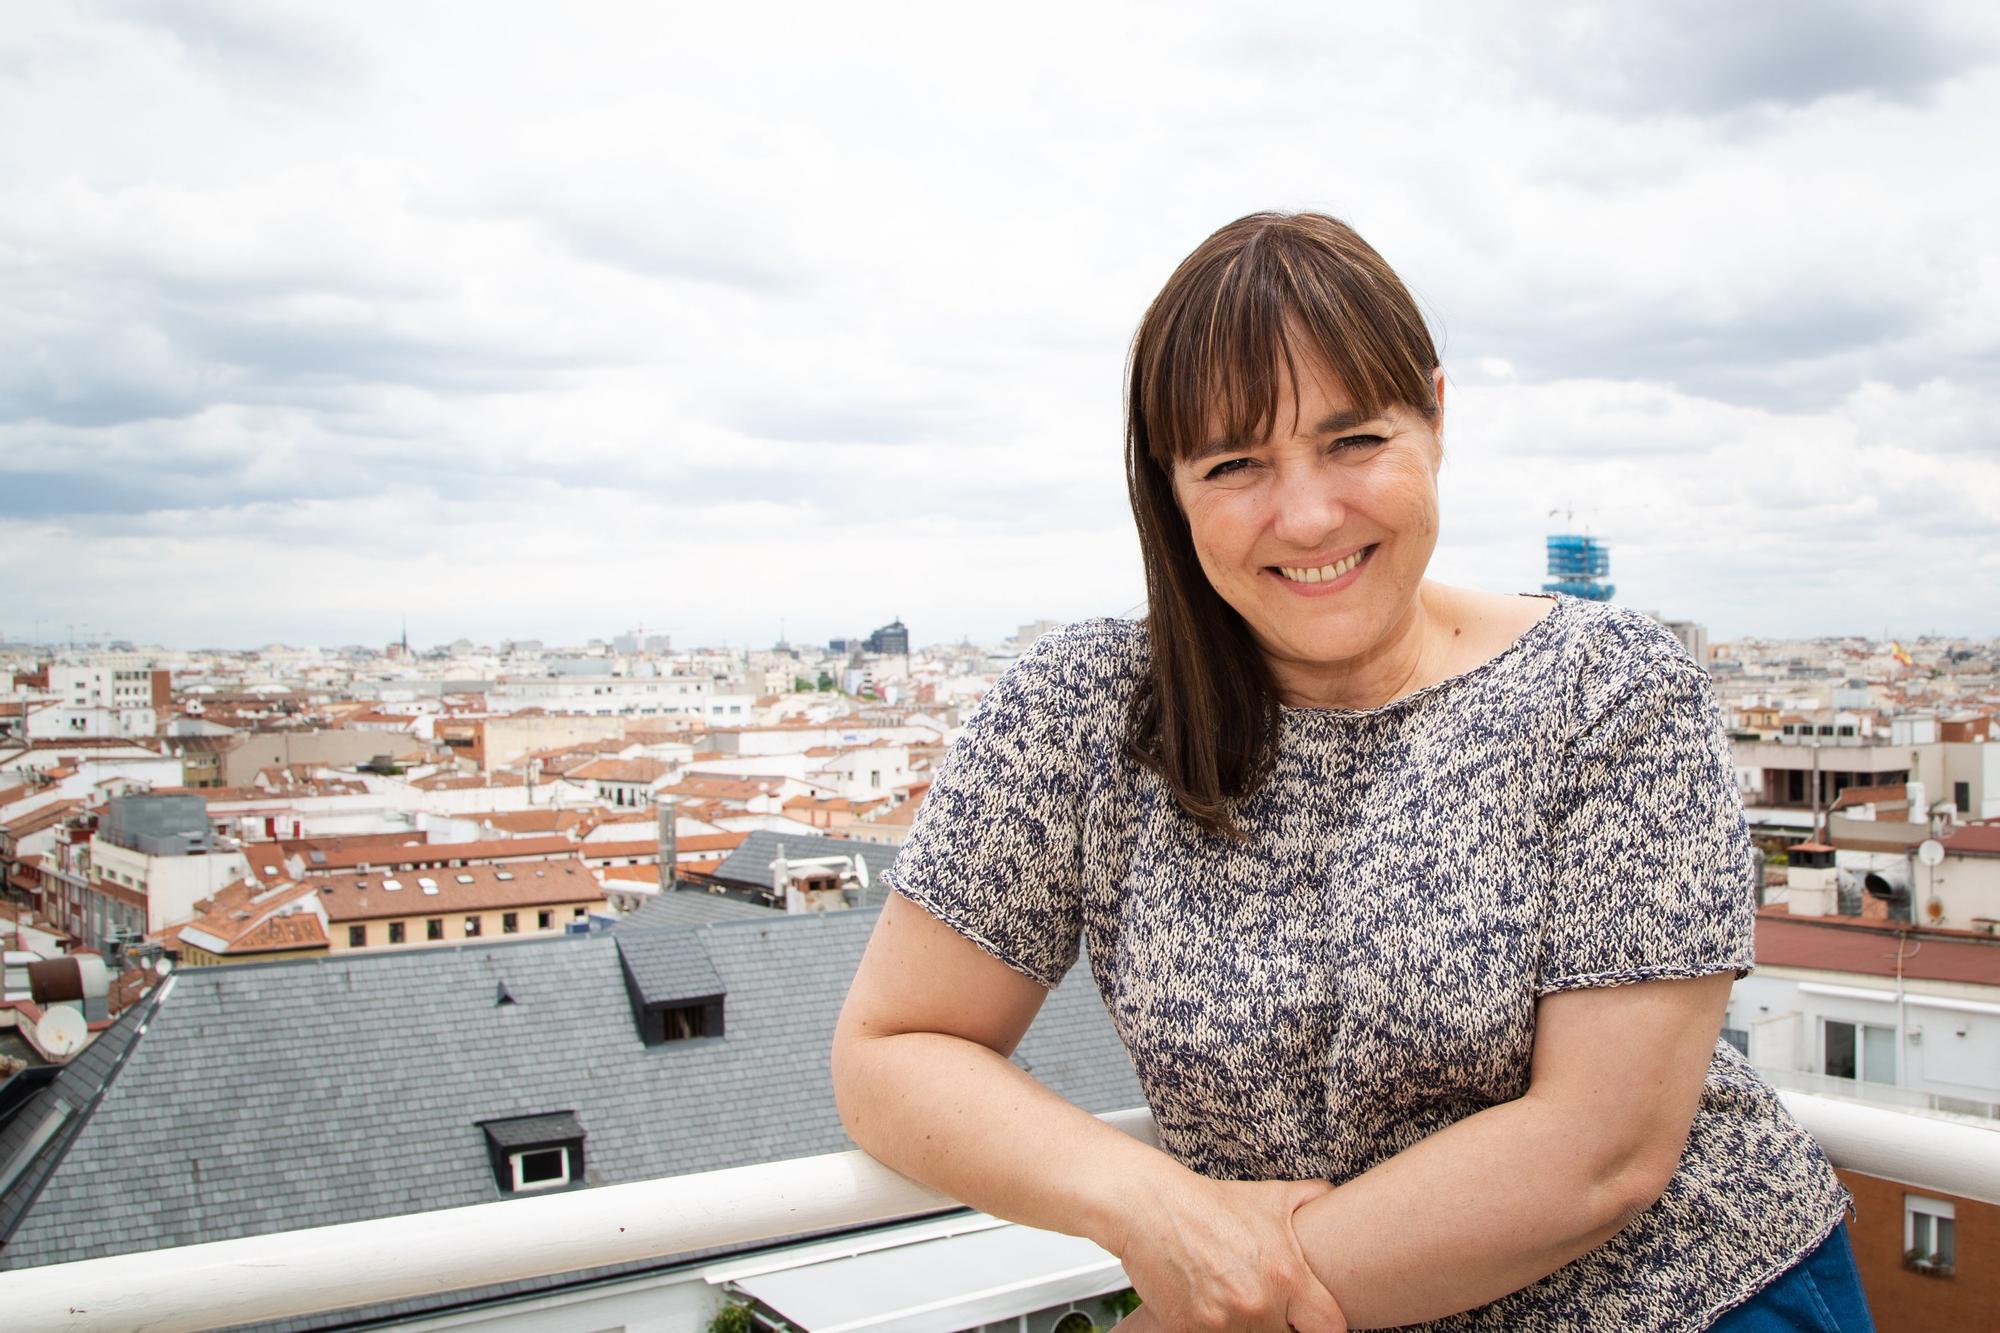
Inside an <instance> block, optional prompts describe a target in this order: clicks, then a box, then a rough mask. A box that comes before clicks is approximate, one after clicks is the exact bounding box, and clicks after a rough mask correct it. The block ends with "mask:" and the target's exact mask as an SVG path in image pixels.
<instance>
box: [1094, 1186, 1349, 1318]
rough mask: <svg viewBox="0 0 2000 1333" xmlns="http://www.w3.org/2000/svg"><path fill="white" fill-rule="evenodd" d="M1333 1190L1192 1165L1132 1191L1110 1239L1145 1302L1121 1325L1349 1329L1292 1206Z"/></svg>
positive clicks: (1113, 1248) (1295, 1206)
mask: <svg viewBox="0 0 2000 1333" xmlns="http://www.w3.org/2000/svg"><path fill="white" fill-rule="evenodd" d="M1332 1188H1333V1187H1332V1186H1331V1185H1329V1184H1328V1183H1327V1182H1326V1181H1324V1180H1265V1181H1228V1180H1210V1179H1208V1178H1207V1177H1205V1176H1199V1175H1195V1174H1193V1173H1192V1172H1189V1173H1187V1174H1186V1175H1183V1176H1180V1177H1179V1178H1178V1179H1177V1180H1176V1181H1175V1182H1174V1183H1173V1184H1172V1185H1171V1186H1169V1187H1167V1188H1165V1189H1162V1190H1159V1191H1149V1192H1146V1193H1143V1194H1141V1195H1139V1196H1137V1197H1135V1198H1134V1199H1133V1203H1132V1208H1131V1211H1130V1212H1129V1213H1128V1214H1127V1217H1126V1221H1125V1229H1124V1232H1123V1234H1122V1235H1120V1236H1117V1237H1114V1238H1113V1240H1114V1242H1115V1243H1114V1244H1112V1245H1110V1246H1108V1247H1107V1248H1109V1249H1110V1250H1111V1251H1112V1252H1113V1253H1114V1254H1116V1255H1117V1256H1118V1257H1119V1259H1120V1260H1121V1261H1122V1262H1123V1264H1124V1266H1125V1276H1126V1277H1127V1278H1128V1279H1129V1280H1130V1281H1131V1283H1132V1289H1133V1290H1134V1291H1136V1292H1138V1294H1139V1298H1140V1300H1141V1301H1143V1302H1144V1304H1143V1305H1142V1306H1141V1307H1140V1308H1139V1309H1138V1310H1137V1311H1135V1312H1134V1313H1133V1314H1132V1315H1131V1316H1130V1317H1129V1318H1127V1319H1125V1320H1124V1321H1122V1322H1121V1323H1120V1324H1119V1325H1118V1328H1119V1330H1121V1333H1244V1330H1249V1331H1250V1333H1286V1329H1287V1327H1288V1326H1289V1327H1291V1328H1294V1329H1296V1330H1298V1333H1347V1319H1346V1316H1344V1315H1343V1314H1342V1313H1341V1311H1340V1304H1339V1302H1337V1301H1336V1300H1334V1298H1333V1295H1332V1293H1330V1292H1329V1291H1327V1289H1326V1288H1325V1287H1324V1286H1322V1285H1321V1284H1320V1281H1319V1279H1318V1277H1316V1276H1315V1275H1314V1274H1313V1271H1312V1269H1311V1268H1310V1267H1309V1266H1308V1265H1307V1263H1306V1258H1305V1252H1304V1250H1303V1249H1302V1248H1301V1247H1300V1245H1299V1241H1298V1237H1297V1235H1296V1234H1295V1233H1294V1232H1293V1230H1292V1213H1293V1212H1294V1211H1296V1210H1297V1209H1298V1208H1299V1207H1300V1206H1301V1205H1303V1204H1305V1203H1308V1202H1310V1201H1311V1200H1313V1199H1316V1198H1318V1197H1320V1196H1321V1195H1323V1194H1325V1193H1327V1192H1328V1191H1329V1190H1331V1189H1332Z"/></svg>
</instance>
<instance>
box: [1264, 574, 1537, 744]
mask: <svg viewBox="0 0 2000 1333" xmlns="http://www.w3.org/2000/svg"><path fill="white" fill-rule="evenodd" d="M1515 595H1516V596H1517V597H1540V598H1546V599H1547V600H1549V601H1551V602H1554V603H1555V605H1554V606H1552V607H1550V608H1549V612H1548V614H1547V615H1545V616H1543V617H1542V618H1541V619H1539V620H1537V621H1536V622H1535V623H1534V624H1532V625H1530V626H1528V628H1526V629H1525V630H1523V631H1521V635H1520V637H1519V638H1517V639H1515V640H1514V641H1513V642H1512V643H1510V644H1508V645H1507V646H1506V647H1505V648H1502V649H1501V650H1500V651H1499V652H1498V653H1495V654H1494V655H1493V656H1492V657H1489V658H1487V659H1486V660H1485V661H1484V662H1481V663H1479V665H1477V666H1473V667H1467V668H1466V669H1465V670H1464V671H1461V672H1459V673H1458V674H1457V675H1455V676H1446V677H1445V678H1444V679H1443V680H1434V681H1432V682H1431V683H1430V684H1428V685H1425V686H1422V687H1421V688H1419V689H1414V690H1411V691H1410V692H1409V693H1408V694H1404V695H1399V696H1397V697H1396V698H1394V699H1391V700H1389V702H1387V703H1385V704H1377V705H1376V706H1375V707H1373V708H1314V707H1312V706H1310V705H1305V704H1288V703H1280V704H1279V705H1278V711H1279V713H1280V714H1281V715H1282V716H1283V717H1284V718H1286V719H1287V720H1308V719H1312V718H1369V717H1382V716H1385V715H1387V714H1390V713H1397V712H1401V711H1402V710H1404V709H1406V708H1409V707H1412V706H1414V705H1416V704H1419V703H1422V702H1424V701H1425V700H1427V699H1429V698H1430V697H1431V696H1433V695H1435V694H1438V693H1440V692H1441V691H1444V690H1446V689H1449V688H1450V687H1452V686H1454V685H1458V684H1462V683H1464V682H1465V681H1468V680H1474V679H1477V678H1478V677H1480V676H1482V675H1485V674H1486V673H1487V672H1489V671H1492V670H1493V669H1494V668H1495V667H1498V666H1499V665H1500V664H1501V663H1503V662H1505V661H1507V659H1509V658H1511V657H1513V656H1514V655H1515V654H1516V653H1519V652H1520V651H1521V650H1522V649H1523V648H1526V647H1527V646H1529V645H1530V644H1531V643H1532V642H1533V641H1534V640H1535V639H1537V638H1539V637H1541V636H1542V635H1543V634H1544V633H1546V632H1547V631H1546V629H1545V628H1544V627H1545V626H1547V625H1548V624H1549V622H1550V621H1552V620H1554V619H1556V618H1557V617H1558V616H1560V615H1562V614H1563V610H1564V607H1565V605H1566V604H1567V603H1568V602H1571V601H1574V600H1575V598H1573V597H1571V596H1570V595H1569V594H1568V593H1560V592H1557V593H1547V592H1524V593H1516V594H1515Z"/></svg>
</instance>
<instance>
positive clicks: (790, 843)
mask: <svg viewBox="0 0 2000 1333" xmlns="http://www.w3.org/2000/svg"><path fill="white" fill-rule="evenodd" d="M781 843H782V844H783V845H784V848H785V855H786V856H787V857H790V858H791V859H792V860H795V861H796V860H802V859H804V858H806V857H811V856H853V855H855V854H857V853H859V854H860V856H861V859H862V860H863V861H865V862H867V864H868V887H867V889H865V890H864V891H863V892H862V895H861V904H862V906H864V907H880V906H881V905H882V903H883V901H884V900H885V899H886V898H887V896H888V892H889V891H888V886H887V885H886V884H885V883H884V882H883V879H882V875H883V872H884V871H886V870H888V868H889V866H890V865H891V864H892V863H893V862H894V861H895V859H896V849H895V848H894V847H885V846H883V845H882V844H880V843H873V842H854V841H850V840H848V839H846V838H815V837H809V836H804V835H801V834H797V833H778V832H776V831H774V830H772V829H752V830H751V832H750V836H749V837H747V838H745V839H744V840H743V845H742V846H741V847H738V848H737V849H736V850H735V851H733V852H731V853H730V854H729V855H728V856H727V857H725V858H723V862H722V864H721V865H720V866H719V867H717V868H716V871H715V878H716V879H720V880H727V881H729V882H730V883H732V884H750V885H755V886H756V887H757V888H760V889H762V890H764V891H765V892H766V893H768V892H770V889H771V862H773V861H775V860H777V859H778V847H779V844H781Z"/></svg>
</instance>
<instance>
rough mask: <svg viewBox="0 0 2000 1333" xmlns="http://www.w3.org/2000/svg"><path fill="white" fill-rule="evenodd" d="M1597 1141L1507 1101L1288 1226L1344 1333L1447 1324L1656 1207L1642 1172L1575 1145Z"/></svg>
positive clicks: (1537, 1107)
mask: <svg viewBox="0 0 2000 1333" xmlns="http://www.w3.org/2000/svg"><path fill="white" fill-rule="evenodd" d="M1591 1137H1592V1136H1591V1135H1590V1134H1588V1133H1586V1132H1583V1131H1582V1130H1581V1129H1580V1127H1579V1126H1578V1125H1576V1124H1575V1123H1574V1122H1573V1120H1571V1119H1570V1118H1566V1117H1565V1116H1563V1115H1562V1114H1560V1113H1558V1112H1557V1111H1556V1110H1555V1109H1553V1108H1551V1107H1548V1106H1545V1105H1542V1104H1539V1103H1537V1102H1535V1101H1533V1100H1532V1099H1530V1098H1523V1099H1521V1100H1518V1101H1512V1102H1506V1103H1503V1104H1502V1105H1499V1106H1495V1107H1491V1108H1489V1109H1488V1110H1485V1111H1482V1112H1480V1113H1478V1114H1477V1115H1472V1116H1468V1117H1467V1118H1466V1119H1464V1120H1461V1121H1459V1122H1457V1123H1456V1124H1453V1125H1451V1126H1449V1127H1448V1128H1446V1129H1443V1130H1441V1131H1439V1132H1438V1133H1436V1134H1434V1135H1432V1136H1431V1137H1429V1138H1427V1139H1425V1140H1423V1141H1422V1142H1420V1143H1417V1144H1414V1145H1412V1146H1411V1147H1410V1148H1408V1149H1406V1150H1404V1151H1403V1152H1401V1153H1398V1154H1397V1155H1396V1156H1395V1157H1392V1158H1390V1159H1389V1160H1388V1161H1386V1162H1383V1163H1381V1164H1380V1165H1378V1166H1376V1167H1374V1168H1373V1169H1372V1170H1369V1171H1367V1172H1365V1173H1363V1174H1362V1175H1359V1176H1357V1177H1355V1178H1354V1179H1353V1180H1351V1181H1349V1182H1348V1183H1347V1184H1345V1185H1342V1186H1340V1187H1339V1188H1337V1189H1335V1190H1334V1191H1333V1192H1332V1193H1331V1194H1328V1195H1325V1196H1323V1197H1321V1198H1319V1199H1316V1200H1314V1201H1312V1202H1311V1203H1308V1204H1307V1205H1306V1206H1305V1207H1303V1208H1301V1209H1299V1211H1298V1212H1297V1214H1295V1215H1294V1218H1293V1226H1294V1228H1295V1229H1296V1231H1297V1232H1298V1236H1299V1242H1300V1244H1301V1246H1302V1247H1303V1248H1304V1250H1305V1254H1306V1259H1307V1262H1308V1263H1310V1264H1311V1265H1312V1268H1313V1271H1314V1272H1315V1273H1316V1274H1317V1275H1318V1276H1319V1279H1320V1281H1321V1282H1323V1283H1324V1284H1325V1285H1326V1287H1327V1289H1328V1290H1329V1291H1331V1292H1332V1293H1333V1295H1334V1297H1335V1299H1337V1300H1338V1301H1339V1302H1340V1306H1341V1309H1342V1310H1344V1311H1345V1312H1346V1314H1347V1318H1348V1321H1349V1323H1350V1325H1351V1326H1352V1327H1354V1328H1391V1327H1395V1326H1397V1325H1400V1324H1410V1323H1417V1322H1421V1321H1423V1320H1427V1319H1436V1318H1441V1317H1442V1316H1444V1315H1448V1314H1454V1313H1457V1312H1458V1311H1460V1310H1466V1309H1470V1308H1472V1307H1473V1306H1476V1305H1483V1304H1485V1303H1486V1302H1488V1301H1492V1300H1497V1299H1498V1298H1499V1297H1501V1296H1505V1295H1507V1294H1508V1293H1509V1292H1513V1291H1518V1290H1519V1289H1520V1288H1522V1287H1525V1286H1527V1285H1528V1284H1529V1283H1531V1282H1534V1281H1536V1280H1537V1279H1539V1278H1542V1277H1544V1276H1546V1275H1547V1274H1549V1273H1552V1272H1554V1271H1555V1270H1556V1269H1558V1268H1560V1267H1562V1266H1563V1265H1564V1264H1566V1263H1568V1262H1569V1261H1570V1260H1572V1259H1575V1258H1577V1257H1578V1256H1580V1255H1583V1254H1586V1253H1588V1252H1589V1251H1591V1250H1593V1249H1595V1248H1596V1247H1597V1246H1599V1245H1601V1244H1603V1243H1604V1242H1605V1241H1607V1240H1609V1239H1610V1238H1611V1237H1612V1236H1614V1235H1616V1234H1617V1233H1618V1232H1619V1231H1620V1230H1622V1229H1623V1228H1624V1226H1625V1224H1626V1223H1627V1222H1628V1221H1630V1220H1631V1218H1632V1217H1633V1216H1634V1215H1635V1214H1636V1213H1637V1212H1638V1211H1640V1210H1642V1209H1643V1208H1645V1207H1647V1206H1648V1205H1649V1204H1650V1203H1651V1201H1652V1200H1651V1198H1650V1197H1648V1193H1647V1186H1646V1185H1645V1184H1644V1177H1643V1174H1642V1173H1640V1172H1637V1171H1634V1170H1631V1169H1628V1168H1627V1166H1626V1164H1624V1163H1622V1162H1617V1161H1613V1160H1607V1159H1605V1158H1604V1157H1602V1156H1601V1155H1595V1156H1594V1155H1593V1154H1592V1153H1591V1152H1590V1151H1588V1150H1586V1149H1583V1148H1581V1147H1580V1146H1579V1145H1580V1144H1581V1143H1584V1142H1588V1141H1589V1139H1590V1138H1591ZM1655 1193H1656V1192H1655Z"/></svg>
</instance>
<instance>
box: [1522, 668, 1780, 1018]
mask: <svg viewBox="0 0 2000 1333" xmlns="http://www.w3.org/2000/svg"><path fill="white" fill-rule="evenodd" d="M1583 694H1584V697H1585V698H1586V700H1588V699H1589V698H1590V697H1591V696H1592V695H1596V696H1598V702H1596V703H1595V704H1594V705H1586V706H1584V707H1582V708H1580V709H1579V713H1580V717H1579V726H1578V728H1577V730H1576V732H1575V734H1574V735H1573V737H1572V740H1571V743H1570V745H1569V747H1568V749H1567V751H1566V753H1565V754H1564V756H1563V761H1562V768H1561V770H1560V771H1559V773H1558V774H1557V776H1556V780H1555V783H1554V796H1553V800H1552V802H1551V808H1550V809H1549V811H1548V832H1549V837H1550V840H1551V844H1552V852H1553V858H1552V860H1553V875H1552V883H1551V888H1550V897H1549V900H1548V902H1547V903H1546V905H1545V912H1544V917H1543V935H1542V952H1541V961H1540V968H1539V988H1538V989H1539V993H1540V994H1543V995H1547V994H1551V993H1553V992H1556V991H1565V990H1576V989H1579V988H1581V987H1586V986H1615V985H1622V984H1625V983H1628V982H1638V981H1654V980H1663V979H1666V978H1671V977H1697V976H1707V975H1709V974H1711V973H1716V972H1733V973H1735V974H1736V975H1737V976H1742V975H1744V974H1745V973H1747V972H1748V971H1749V970H1750V967H1751V963H1752V961H1753V948H1754V944H1755V936H1756V874H1757V856H1756V851H1755V848H1754V847H1753V846H1752V844H1751V842H1750V836H1749V830H1748V829H1747V827H1746V826H1745V824H1744V819H1743V800H1742V797H1741V795H1740V794H1739V793H1738V791H1737V787H1736V770H1735V764H1734V761H1733V759H1732V757H1731V753H1730V748H1729V739H1728V736H1727V735H1726V734H1725V732H1724V730H1723V727H1722V718H1721V714H1720V711H1719V710H1718V709H1717V707H1716V704H1715V698H1714V690H1713V686H1712V684H1711V682H1710V680H1709V677H1708V673H1707V672H1706V671H1704V670H1703V669H1702V668H1701V667H1700V666H1698V665H1696V664H1695V662H1694V661H1693V660H1692V659H1691V658H1689V657H1687V656H1686V655H1685V653H1683V652H1682V651H1681V650H1680V649H1679V646H1678V644H1669V646H1668V647H1667V648H1661V647H1658V646H1652V647H1647V646H1644V645H1643V644H1642V646H1641V647H1640V648H1639V649H1638V651H1636V652H1634V653H1632V654H1629V655H1628V657H1627V662H1626V665H1625V666H1624V667H1623V668H1620V669H1618V670H1616V671H1614V672H1613V673H1612V674H1611V679H1610V681H1609V682H1608V684H1607V683H1602V682H1600V683H1599V684H1598V685H1597V687H1596V688H1591V687H1586V689H1585V690H1584V691H1583Z"/></svg>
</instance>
